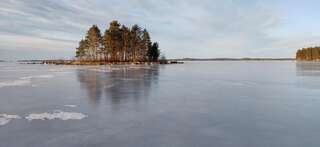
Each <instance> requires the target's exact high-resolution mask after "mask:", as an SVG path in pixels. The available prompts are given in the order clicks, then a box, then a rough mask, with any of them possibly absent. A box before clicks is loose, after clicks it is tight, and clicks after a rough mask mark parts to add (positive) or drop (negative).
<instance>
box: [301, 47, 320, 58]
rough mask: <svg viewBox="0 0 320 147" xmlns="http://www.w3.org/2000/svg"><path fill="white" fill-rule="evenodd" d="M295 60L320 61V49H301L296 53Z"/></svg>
mask: <svg viewBox="0 0 320 147" xmlns="http://www.w3.org/2000/svg"><path fill="white" fill-rule="evenodd" d="M296 59H297V60H303V61H315V60H320V47H309V48H302V49H299V50H298V51H297V54H296Z"/></svg>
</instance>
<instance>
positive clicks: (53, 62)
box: [17, 60, 184, 65]
mask: <svg viewBox="0 0 320 147" xmlns="http://www.w3.org/2000/svg"><path fill="white" fill-rule="evenodd" d="M17 62H18V63H20V64H51V65H153V64H183V63H184V62H182V61H177V60H164V61H157V62H106V61H78V60H19V61H17Z"/></svg>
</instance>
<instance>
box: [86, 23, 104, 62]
mask: <svg viewBox="0 0 320 147" xmlns="http://www.w3.org/2000/svg"><path fill="white" fill-rule="evenodd" d="M86 40H87V41H88V47H89V50H88V54H89V57H90V58H91V60H97V58H98V56H99V54H100V47H101V41H102V37H101V33H100V30H99V28H98V26H97V25H93V26H92V27H91V28H90V29H89V30H88V32H87V36H86Z"/></svg>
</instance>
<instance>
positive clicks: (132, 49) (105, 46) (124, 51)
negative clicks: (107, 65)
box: [76, 20, 160, 62]
mask: <svg viewBox="0 0 320 147" xmlns="http://www.w3.org/2000/svg"><path fill="white" fill-rule="evenodd" d="M159 55H160V50H159V44H158V43H157V42H151V37H150V34H149V32H148V31H147V30H146V29H142V28H141V27H139V26H138V25H133V26H132V27H131V28H128V27H126V26H125V25H121V24H120V23H118V21H116V20H114V21H112V22H111V23H110V26H109V28H108V29H106V31H105V32H104V34H103V35H101V33H100V29H99V28H98V26H97V25H93V26H92V27H91V28H90V29H89V30H88V31H87V34H86V36H85V38H84V39H83V40H81V41H80V42H79V47H78V48H77V49H76V58H77V59H79V60H80V61H105V62H156V61H158V58H159Z"/></svg>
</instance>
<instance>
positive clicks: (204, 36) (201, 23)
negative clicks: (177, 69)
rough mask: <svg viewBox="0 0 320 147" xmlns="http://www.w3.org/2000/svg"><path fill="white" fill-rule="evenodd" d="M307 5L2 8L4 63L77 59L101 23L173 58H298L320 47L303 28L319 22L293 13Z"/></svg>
mask: <svg viewBox="0 0 320 147" xmlns="http://www.w3.org/2000/svg"><path fill="white" fill-rule="evenodd" d="M299 3H301V1H300V2H299V1H276V0H271V1H262V0H197V1H194V0H175V1H171V0H163V1H159V0H130V1H129V0H128V1H118V0H108V1H104V0H95V1H89V0H77V1H72V0H55V1H52V0H28V1H22V0H10V1H6V2H2V3H1V5H0V18H1V19H0V40H1V42H0V59H23V58H27V59H28V58H47V57H52V58H60V57H72V56H73V50H74V48H75V47H76V46H77V42H78V40H80V39H81V38H82V37H83V36H84V35H85V31H86V30H87V29H88V27H89V26H91V25H92V24H97V25H98V26H99V27H100V28H101V29H102V31H104V29H105V28H106V27H107V25H108V22H109V21H111V20H113V19H117V20H119V21H120V22H121V23H123V24H126V25H132V24H136V23H137V24H139V25H141V26H142V27H146V28H147V29H148V30H149V31H150V32H151V34H152V37H153V38H152V39H153V40H155V41H158V42H160V47H161V49H162V51H163V52H164V53H165V54H166V55H167V56H168V57H179V58H181V57H267V56H268V57H292V56H294V52H295V50H296V49H297V48H300V47H303V46H306V45H317V44H316V43H317V42H316V41H317V40H319V35H317V32H319V33H320V31H319V30H314V32H313V33H312V34H310V33H308V34H307V32H308V29H306V30H305V29H304V28H303V27H306V28H308V24H307V23H317V22H316V21H314V22H312V20H310V21H311V22H306V24H303V23H302V24H300V23H299V22H300V21H299V20H298V19H301V18H295V17H292V15H294V16H297V17H299V16H300V15H298V14H296V13H292V14H291V12H290V11H291V10H292V9H296V8H298V7H300V9H299V10H301V9H302V10H304V9H311V8H312V7H313V5H315V4H314V2H313V1H304V5H302V4H299ZM315 10H317V9H315ZM301 13H305V15H301V16H307V15H308V13H317V12H314V11H311V12H309V11H301ZM306 19H307V18H306ZM295 24H299V25H295ZM313 25H314V24H313ZM309 29H310V27H309ZM311 31H313V30H311ZM17 53H20V54H17Z"/></svg>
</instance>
